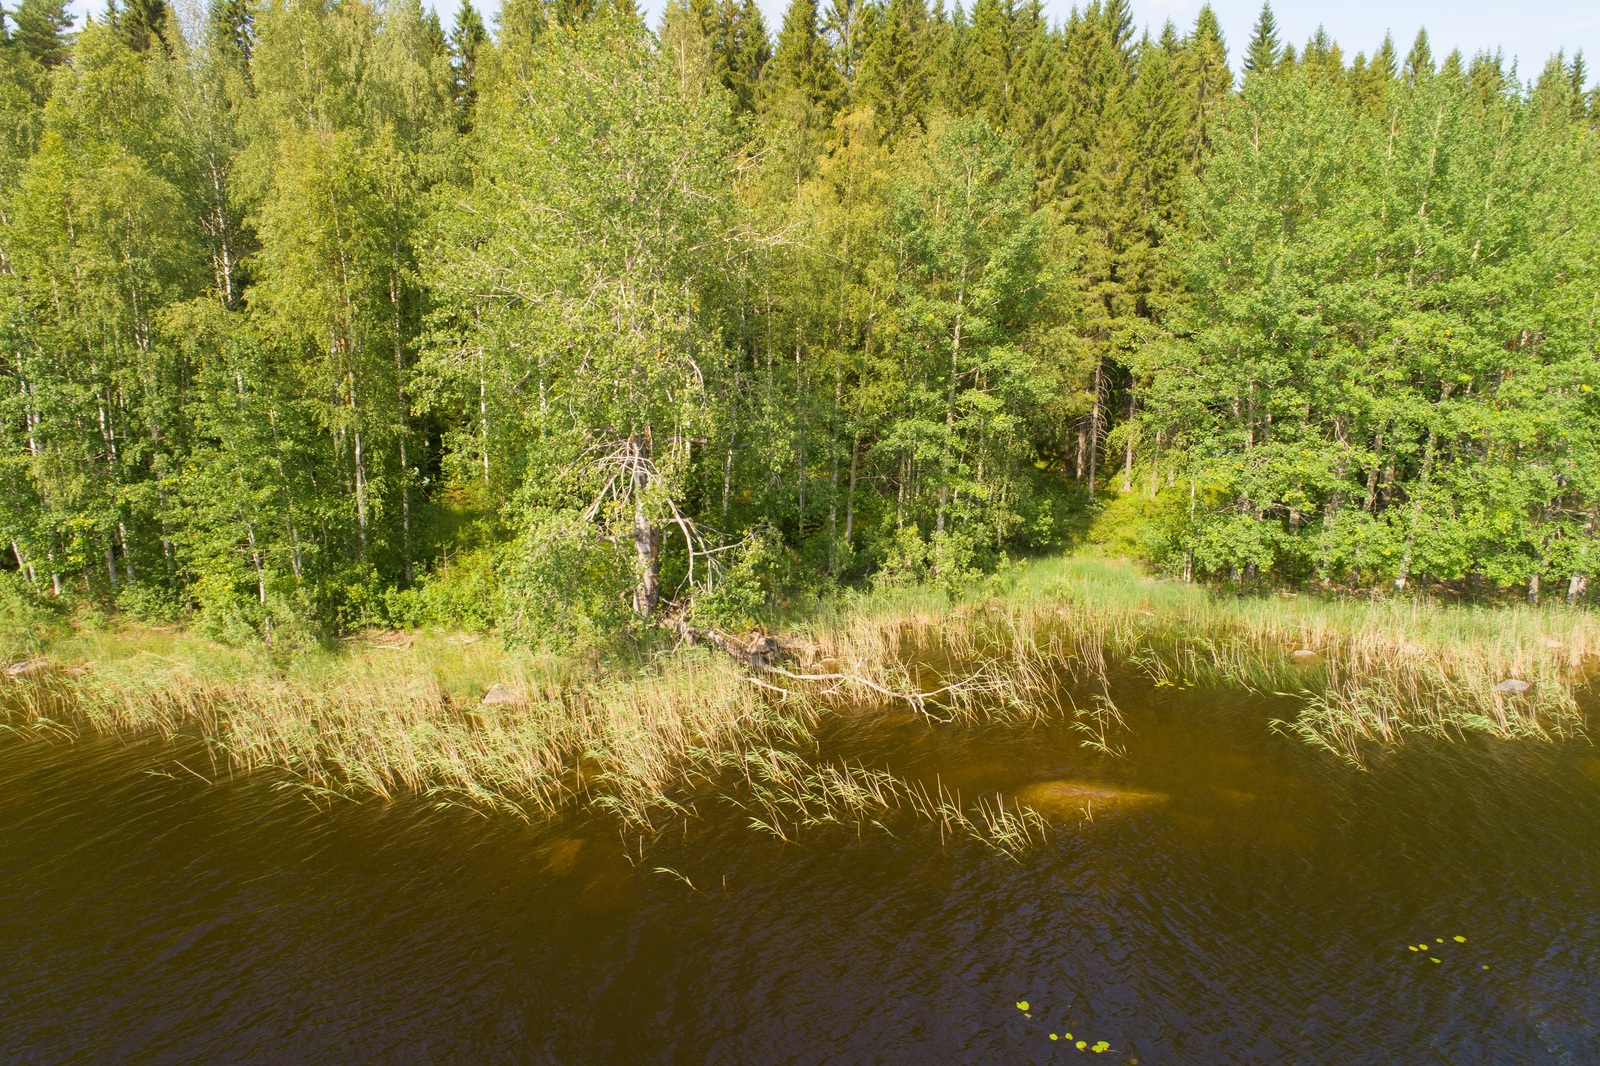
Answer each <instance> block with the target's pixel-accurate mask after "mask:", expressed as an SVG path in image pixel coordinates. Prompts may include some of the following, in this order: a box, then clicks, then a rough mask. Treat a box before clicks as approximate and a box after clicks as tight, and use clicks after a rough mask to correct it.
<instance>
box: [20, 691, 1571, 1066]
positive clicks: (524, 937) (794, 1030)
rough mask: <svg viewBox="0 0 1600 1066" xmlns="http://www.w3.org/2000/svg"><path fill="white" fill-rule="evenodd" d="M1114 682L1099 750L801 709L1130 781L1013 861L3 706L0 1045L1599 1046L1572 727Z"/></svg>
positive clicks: (1223, 1053)
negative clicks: (493, 813) (334, 764)
mask: <svg viewBox="0 0 1600 1066" xmlns="http://www.w3.org/2000/svg"><path fill="white" fill-rule="evenodd" d="M1122 709H1123V711H1124V713H1125V714H1126V717H1127V726H1128V728H1127V729H1126V730H1125V731H1122V732H1119V733H1118V734H1117V736H1116V741H1117V743H1119V744H1120V745H1121V746H1122V747H1123V748H1125V750H1126V754H1125V755H1124V756H1123V757H1121V758H1111V757H1107V756H1104V755H1100V754H1096V753H1094V752H1092V751H1089V750H1087V749H1085V748H1084V747H1082V746H1081V744H1080V741H1081V739H1082V735H1081V734H1079V733H1076V732H1073V731H1072V730H1071V729H1070V728H1069V727H1068V726H1067V725H1066V724H1062V725H1060V726H1050V727H1041V728H1034V729H1029V730H1020V729H1010V728H1007V729H1000V728H992V729H983V730H972V729H959V728H955V727H943V726H939V727H931V726H929V725H927V724H925V723H922V722H920V721H917V720H914V719H911V718H909V717H893V716H880V715H877V714H868V713H863V714H861V715H858V716H854V717H851V716H845V717H844V718H842V719H839V720H838V721H837V722H835V723H834V724H833V725H832V726H831V727H830V728H829V731H828V735H827V737H826V743H825V745H824V750H825V751H827V752H828V753H829V755H830V756H837V755H839V754H843V755H848V756H849V757H850V758H851V759H852V760H859V761H860V762H861V763H862V764H864V765H866V766H878V767H890V768H893V769H894V770H895V771H896V772H897V773H900V774H902V775H905V776H908V777H913V778H916V779H919V780H926V781H929V782H932V781H934V780H938V781H940V782H942V783H944V784H945V785H947V786H949V787H952V788H959V789H960V790H961V792H962V795H963V796H964V797H977V796H980V795H984V794H986V793H988V792H992V791H995V790H1001V791H1004V792H1006V793H1010V794H1014V793H1015V792H1016V791H1017V790H1020V789H1024V788H1026V787H1027V786H1029V785H1035V786H1037V785H1038V784H1039V783H1040V782H1062V781H1066V782H1073V783H1074V784H1073V785H1071V786H1061V787H1066V788H1068V790H1069V792H1070V789H1071V788H1077V787H1078V786H1079V785H1081V784H1084V783H1090V784H1093V785H1095V786H1096V787H1100V788H1112V787H1121V788H1137V789H1139V790H1141V791H1142V792H1144V793H1147V794H1149V796H1148V800H1147V802H1144V803H1141V804H1138V805H1128V806H1123V807H1120V808H1119V807H1117V806H1116V805H1115V804H1111V805H1102V807H1101V808H1100V809H1099V810H1097V811H1093V817H1092V820H1091V818H1090V817H1089V813H1090V812H1089V811H1084V810H1076V811H1075V810H1072V809H1069V808H1067V807H1063V808H1062V809H1060V810H1056V811H1053V812H1051V813H1052V816H1053V822H1054V825H1053V828H1052V830H1051V832H1050V834H1049V836H1048V838H1047V840H1046V842H1045V843H1043V844H1042V845H1040V846H1038V847H1035V848H1033V849H1031V850H1029V851H1027V852H1025V853H1024V854H1022V855H1021V857H1020V859H1018V860H1017V861H1012V860H1010V859H1007V858H1006V857H1004V856H1002V855H999V854H997V853H996V852H994V851H992V850H990V849H989V848H987V847H985V846H984V845H982V844H981V843H979V842H977V841H975V840H971V839H967V838H961V839H957V840H953V841H951V842H949V843H946V844H943V845H941V843H940V841H939V837H938V835H937V833H936V832H932V831H930V830H925V829H923V830H919V829H916V828H914V827H913V828H910V829H905V828H897V829H896V832H895V834H894V835H890V834H889V833H887V832H884V831H881V830H869V831H867V832H865V833H863V834H861V835H860V837H859V838H858V837H857V836H856V834H854V833H850V832H842V831H837V830H813V831H809V832H806V833H803V834H801V835H800V836H799V837H798V838H797V842H796V843H793V844H790V843H784V842H783V841H780V840H777V839H775V838H774V837H772V836H771V835H769V834H766V833H763V832H760V831H758V830H754V829H752V828H750V827H749V825H748V820H749V815H748V814H747V813H745V812H743V811H740V810H739V809H738V808H736V807H734V806H733V805H730V804H714V803H713V804H705V805H702V809H701V816H700V817H698V818H693V819H687V820H680V821H678V822H673V823H669V828H668V829H667V830H665V831H663V832H662V833H661V835H660V836H658V837H656V838H654V839H653V840H651V841H650V842H649V843H648V844H646V845H644V846H643V850H642V852H641V851H640V846H641V845H640V841H639V840H637V839H636V838H634V837H626V836H624V835H622V834H619V833H618V831H617V829H616V827H615V826H612V825H609V824H607V823H605V822H604V821H603V820H600V819H597V818H582V817H575V818H574V819H573V820H571V821H569V822H567V823H564V824H561V825H558V826H555V827H536V826H528V825H525V824H522V823H521V822H519V821H517V820H515V819H511V818H507V817H504V816H498V817H492V818H489V817H483V816H481V815H478V814H475V813H471V812H467V811H463V810H461V809H459V808H444V809H439V808H436V807H435V806H433V805H430V803H429V802H427V801H426V800H421V799H418V800H408V801H404V802H397V803H392V804H384V803H380V802H376V801H374V802H359V803H358V802H351V801H348V800H338V799H335V800H332V801H331V802H330V801H326V800H321V801H319V800H318V799H317V798H316V797H313V796H308V795H307V794H306V793H305V792H304V791H303V790H300V789H298V788H294V787H284V786H285V783H284V782H283V781H282V779H281V778H279V777H276V776H274V775H272V774H267V773H263V774H256V775H252V776H249V777H236V778H232V779H230V778H229V776H228V774H227V772H226V771H225V770H223V771H221V772H220V773H219V772H218V771H217V770H215V769H214V768H213V766H212V764H211V762H210V760H209V758H208V757H207V755H206V752H205V750H204V749H203V748H201V747H199V746H198V745H184V744H176V745H174V744H167V743H165V742H160V741H156V740H143V739H137V740H117V739H105V738H100V739H85V740H80V741H77V742H76V743H71V744H68V743H54V744H47V743H43V742H40V741H38V740H33V739H25V738H21V737H5V736H0V1060H3V1061H5V1062H22V1063H33V1062H38V1063H67V1062H73V1063H76V1062H95V1061H99V1062H157V1063H169V1062H170V1063H199V1062H205V1063H231V1062H270V1063H300V1062H402V1063H403V1062H418V1063H427V1062H473V1063H478V1062H484V1063H488V1062H552V1063H576V1064H599V1063H635V1062H682V1063H703V1062H710V1063H780V1062H784V1063H787V1062H795V1063H824V1062H827V1063H876V1062H905V1063H944V1062H950V1063H1053V1062H1063V1061H1068V1062H1073V1061H1080V1060H1098V1061H1103V1062H1120V1063H1134V1062H1139V1063H1148V1064H1156V1063H1341V1064H1342V1063H1385V1064H1387V1063H1402V1062H1403V1063H1432V1062H1438V1063H1502V1062H1503V1063H1596V1062H1600V753H1597V751H1596V749H1594V748H1593V747H1591V746H1590V745H1589V744H1587V743H1574V744H1568V745H1562V746H1555V745H1539V744H1506V743H1498V742H1488V741H1480V740H1472V741H1466V742H1459V743H1454V744H1450V743H1442V742H1437V741H1413V742H1412V743H1410V744H1409V745H1407V746H1406V747H1405V748H1403V749H1401V750H1399V751H1396V752H1392V753H1389V754H1386V755H1378V756H1376V757H1375V758H1373V759H1372V760H1371V761H1370V762H1369V765H1368V766H1367V768H1366V769H1360V768H1356V767H1353V766H1350V765H1348V764H1345V763H1342V762H1340V761H1338V760H1336V759H1334V758H1333V757H1331V756H1329V755H1327V754H1326V753H1321V752H1317V751H1314V750H1312V749H1310V748H1308V747H1307V746H1306V745H1304V744H1303V743H1302V742H1300V741H1298V740H1294V739H1290V738H1287V737H1284V736H1282V735H1279V734H1277V733H1275V732H1273V731H1272V730H1271V728H1270V727H1269V724H1268V723H1269V721H1270V720H1271V719H1272V718H1274V717H1283V716H1285V715H1286V714H1288V713H1290V709H1289V708H1288V707H1286V706H1285V705H1282V704H1274V703H1270V702H1264V701H1261V700H1259V699H1253V698H1248V697H1242V696H1238V695H1233V694H1218V693H1214V692H1210V693H1208V692H1205V691H1200V690H1190V691H1184V690H1170V689H1163V690H1148V689H1136V690H1134V691H1130V692H1128V693H1126V694H1124V696H1123V697H1122ZM212 778H216V780H215V781H214V782H213V781H211V780H206V779H212ZM1033 794H1042V795H1047V796H1048V795H1051V794H1053V793H1051V792H1050V790H1049V788H1045V789H1044V790H1043V791H1042V792H1041V791H1040V790H1039V789H1038V788H1035V792H1034V793H1033ZM1092 807H1093V805H1092V804H1091V805H1090V808H1091V810H1092ZM658 868H662V869H670V870H671V871H673V872H670V873H667V872H657V871H658ZM691 886H692V887H691ZM1456 937H1463V938H1464V942H1461V941H1457V940H1456V939H1455V938H1456ZM1441 941H1442V942H1441ZM1421 945H1426V950H1419V951H1413V950H1409V949H1408V948H1409V947H1418V946H1421ZM1435 959H1437V960H1438V961H1434V960H1435ZM1486 967H1487V968H1486ZM1024 1002H1025V1003H1026V1004H1027V1005H1028V1006H1027V1009H1026V1010H1023V1009H1020V1008H1019V1004H1020V1003H1024ZM1068 1033H1070V1034H1072V1035H1071V1037H1070V1039H1068V1038H1067V1036H1066V1034H1068ZM1051 1034H1055V1035H1056V1037H1057V1039H1056V1040H1053V1041H1052V1040H1051V1039H1050V1036H1051ZM1078 1041H1083V1042H1084V1044H1085V1045H1086V1046H1085V1048H1084V1049H1083V1050H1080V1049H1079V1048H1078V1047H1077V1046H1076V1045H1077V1043H1078ZM1102 1042H1103V1044H1102ZM1096 1045H1101V1046H1103V1047H1104V1050H1103V1051H1102V1052H1098V1053H1097V1052H1095V1051H1094V1050H1093V1048H1094V1047H1095V1046H1096Z"/></svg>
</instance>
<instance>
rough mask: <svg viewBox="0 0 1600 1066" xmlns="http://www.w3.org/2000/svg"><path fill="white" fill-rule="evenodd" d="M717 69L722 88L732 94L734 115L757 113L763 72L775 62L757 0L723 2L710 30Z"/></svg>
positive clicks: (712, 52)
mask: <svg viewBox="0 0 1600 1066" xmlns="http://www.w3.org/2000/svg"><path fill="white" fill-rule="evenodd" d="M711 33H712V44H711V54H712V61H713V66H714V69H715V70H716V72H717V76H718V78H719V80H720V81H721V82H722V86H723V88H725V89H727V90H728V91H729V92H730V93H732V94H733V111H734V114H736V115H748V114H750V113H752V112H753V111H755V107H756V96H757V94H758V91H759V86H760V83H761V70H762V68H763V67H765V66H766V65H767V60H769V59H770V58H772V43H771V41H769V40H768V38H767V25H766V21H765V20H764V19H762V17H761V9H760V8H759V7H757V6H756V4H755V0H722V2H721V3H720V4H718V5H717V9H716V15H715V17H714V19H713V25H712V29H711Z"/></svg>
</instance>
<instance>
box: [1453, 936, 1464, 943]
mask: <svg viewBox="0 0 1600 1066" xmlns="http://www.w3.org/2000/svg"><path fill="white" fill-rule="evenodd" d="M1452 939H1454V940H1455V942H1456V943H1457V944H1465V943H1466V942H1467V938H1466V937H1464V936H1458V937H1454V938H1452Z"/></svg>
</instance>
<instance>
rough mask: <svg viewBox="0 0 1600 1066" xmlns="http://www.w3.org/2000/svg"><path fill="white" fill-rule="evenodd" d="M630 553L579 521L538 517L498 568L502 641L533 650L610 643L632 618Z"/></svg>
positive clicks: (565, 515)
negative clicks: (532, 648) (536, 648)
mask: <svg viewBox="0 0 1600 1066" xmlns="http://www.w3.org/2000/svg"><path fill="white" fill-rule="evenodd" d="M632 554H633V553H632V545H631V543H627V544H623V543H617V544H612V543H608V542H606V541H605V540H602V539H601V537H600V535H599V531H598V530H597V529H596V528H595V527H594V525H593V523H590V522H586V521H584V520H583V518H582V517H581V516H579V515H575V514H572V513H570V512H567V511H556V510H539V511H535V512H534V514H533V515H532V517H531V519H530V520H529V522H528V524H527V526H526V527H524V529H523V531H522V533H521V534H520V535H519V536H518V537H517V539H516V540H515V541H514V542H512V544H511V545H509V546H508V548H507V549H506V551H505V554H504V556H503V557H502V560H501V564H500V566H499V568H498V572H499V589H500V596H499V616H500V633H501V636H502V637H503V638H504V639H505V640H507V641H509V642H511V643H514V644H523V645H527V646H531V647H552V646H555V645H562V646H566V647H569V648H570V647H571V646H572V645H575V644H576V645H579V646H594V645H601V644H608V643H611V642H613V641H614V640H615V639H616V638H617V637H618V636H619V635H620V634H621V633H623V632H624V629H625V627H626V626H627V624H628V621H629V618H630V615H631V612H632V604H631V600H630V596H631V593H632V591H633V588H634V585H635V582H636V581H637V576H636V574H635V572H634V561H633V558H632Z"/></svg>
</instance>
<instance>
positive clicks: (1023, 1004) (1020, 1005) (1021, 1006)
mask: <svg viewBox="0 0 1600 1066" xmlns="http://www.w3.org/2000/svg"><path fill="white" fill-rule="evenodd" d="M1017 1009H1018V1010H1027V1009H1028V1001H1027V1000H1025V999H1024V1000H1018V1001H1017Z"/></svg>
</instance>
